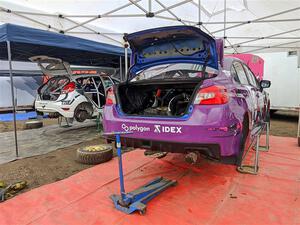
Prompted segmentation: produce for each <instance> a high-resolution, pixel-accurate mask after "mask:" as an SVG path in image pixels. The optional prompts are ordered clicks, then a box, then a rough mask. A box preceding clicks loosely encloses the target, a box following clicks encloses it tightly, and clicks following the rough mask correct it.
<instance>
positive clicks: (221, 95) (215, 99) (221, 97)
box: [194, 86, 228, 105]
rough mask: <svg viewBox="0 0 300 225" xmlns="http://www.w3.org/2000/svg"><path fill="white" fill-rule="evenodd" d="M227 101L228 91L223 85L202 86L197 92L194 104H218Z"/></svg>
mask: <svg viewBox="0 0 300 225" xmlns="http://www.w3.org/2000/svg"><path fill="white" fill-rule="evenodd" d="M227 102H228V93H227V90H226V88H225V87H224V86H210V87H207V88H203V89H201V90H200V91H199V93H198V94H197V96H196V98H195V101H194V104H198V105H220V104H225V103H227Z"/></svg>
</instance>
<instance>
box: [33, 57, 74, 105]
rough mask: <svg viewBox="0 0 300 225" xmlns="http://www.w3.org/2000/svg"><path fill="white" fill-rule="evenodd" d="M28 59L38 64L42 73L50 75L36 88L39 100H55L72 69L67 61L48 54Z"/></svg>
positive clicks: (68, 80) (68, 78)
mask: <svg viewBox="0 0 300 225" xmlns="http://www.w3.org/2000/svg"><path fill="white" fill-rule="evenodd" d="M29 59H30V61H32V62H36V63H37V64H38V66H39V67H40V69H41V70H42V72H43V74H44V75H46V76H48V77H50V79H49V80H48V81H47V82H46V83H44V84H43V85H42V86H41V87H40V88H39V89H38V94H39V96H40V98H41V100H48V101H55V100H57V98H58V97H59V96H60V94H61V92H62V90H63V88H64V87H65V86H66V85H67V84H68V83H69V82H70V76H71V75H72V71H71V68H70V65H69V63H67V62H64V61H62V60H61V59H58V58H51V57H48V56H33V57H31V58H29Z"/></svg>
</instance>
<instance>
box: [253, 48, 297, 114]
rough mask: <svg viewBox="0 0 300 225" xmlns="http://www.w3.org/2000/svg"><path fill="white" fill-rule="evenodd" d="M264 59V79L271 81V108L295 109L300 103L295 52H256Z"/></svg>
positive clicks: (269, 90)
mask: <svg viewBox="0 0 300 225" xmlns="http://www.w3.org/2000/svg"><path fill="white" fill-rule="evenodd" d="M257 55H259V56H260V57H262V58H263V59H264V61H265V64H264V79H266V80H270V81H271V82H272V84H271V87H270V88H269V89H268V90H267V92H268V93H269V94H270V102H271V110H293V111H297V110H298V108H299V105H300V68H298V66H299V65H298V57H297V52H272V53H262V54H257Z"/></svg>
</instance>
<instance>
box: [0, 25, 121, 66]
mask: <svg viewBox="0 0 300 225" xmlns="http://www.w3.org/2000/svg"><path fill="white" fill-rule="evenodd" d="M6 41H10V43H11V51H12V60H13V61H29V58H30V57H32V56H36V55H47V56H50V57H56V58H61V59H62V60H64V61H67V62H69V63H70V64H73V65H87V66H88V65H89V66H113V67H119V62H120V56H123V57H124V49H123V48H122V47H118V46H114V45H110V44H105V43H100V42H95V41H90V40H86V39H82V38H78V37H73V36H68V35H64V34H60V33H54V32H50V31H45V30H39V29H34V28H30V27H24V26H19V25H14V24H4V25H1V26H0V59H1V60H7V59H8V56H7V44H6ZM123 62H124V60H123Z"/></svg>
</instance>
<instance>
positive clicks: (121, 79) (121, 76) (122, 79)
mask: <svg viewBox="0 0 300 225" xmlns="http://www.w3.org/2000/svg"><path fill="white" fill-rule="evenodd" d="M119 73H120V81H124V75H123V71H122V56H120V71H119Z"/></svg>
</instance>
